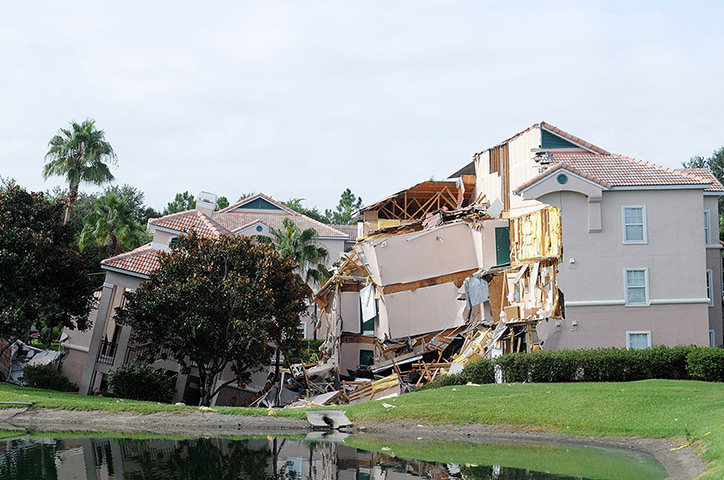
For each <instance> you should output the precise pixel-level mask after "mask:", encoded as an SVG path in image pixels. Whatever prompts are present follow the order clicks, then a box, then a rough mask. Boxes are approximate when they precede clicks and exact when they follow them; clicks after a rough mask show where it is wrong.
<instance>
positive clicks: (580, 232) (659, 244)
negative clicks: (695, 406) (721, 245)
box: [540, 190, 709, 348]
mask: <svg viewBox="0 0 724 480" xmlns="http://www.w3.org/2000/svg"><path fill="white" fill-rule="evenodd" d="M540 200H542V201H544V202H545V203H547V204H550V205H554V206H557V207H558V208H560V209H561V218H562V234H563V251H564V256H563V262H562V264H561V266H560V267H559V276H558V284H559V288H560V289H561V290H562V291H563V293H564V294H565V301H566V318H567V320H568V321H572V320H575V321H577V322H578V326H577V329H578V330H576V331H575V332H568V333H566V334H565V336H564V337H562V340H561V342H562V343H561V346H562V348H563V347H565V348H580V347H587V346H602V345H619V346H621V345H623V346H625V337H626V335H625V332H626V330H651V331H652V342H653V344H657V343H666V344H673V345H675V344H679V343H684V344H689V343H695V344H699V345H705V344H707V343H708V329H709V308H708V306H707V305H706V304H702V303H701V300H702V299H703V298H705V297H706V276H705V273H704V272H705V258H706V255H705V245H704V243H705V242H704V239H703V237H704V235H703V231H704V220H703V214H702V215H700V214H698V213H697V214H692V212H701V211H702V207H701V205H702V203H701V202H702V200H701V190H648V191H608V192H604V193H603V198H602V201H601V226H602V228H601V231H600V232H594V233H589V232H588V228H587V199H586V197H585V196H584V195H581V194H578V193H570V192H557V193H551V194H548V195H544V196H543V197H541V198H540ZM641 205H644V206H646V223H647V237H648V242H647V243H646V244H643V245H637V244H633V245H631V244H624V243H623V223H622V218H621V216H622V213H621V211H622V208H621V207H622V206H641ZM627 268H629V269H631V268H633V269H648V275H649V298H650V300H651V305H650V306H630V307H626V306H624V303H625V299H626V294H625V286H624V285H625V282H624V270H625V269H627ZM657 304H658V305H657ZM592 324H595V325H592ZM543 328H545V326H544V327H543ZM569 330H570V329H569ZM574 333H575V334H574ZM582 333H585V334H582ZM591 335H592V336H593V337H591V338H589V337H590V336H591ZM622 339H623V340H622ZM622 342H624V343H622Z"/></svg>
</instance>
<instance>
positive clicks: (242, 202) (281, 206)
mask: <svg viewBox="0 0 724 480" xmlns="http://www.w3.org/2000/svg"><path fill="white" fill-rule="evenodd" d="M257 198H263V199H264V200H266V201H267V202H269V203H271V204H272V205H274V206H275V207H277V208H279V209H280V210H283V211H285V212H286V213H288V214H291V215H298V212H296V211H294V210H292V209H291V208H289V207H287V206H286V205H284V204H283V203H281V202H277V201H276V200H274V199H273V198H272V197H270V196H268V195H264V194H263V193H256V194H254V195H252V196H250V197H246V198H244V199H242V200H239V201H238V202H236V203H234V204H233V205H229V206H228V207H226V208H224V209H222V210H219V211H218V212H216V213H227V212H231V211H232V210H236V209H237V208H239V207H240V206H242V205H246V204H247V203H251V202H253V201H254V200H256V199H257Z"/></svg>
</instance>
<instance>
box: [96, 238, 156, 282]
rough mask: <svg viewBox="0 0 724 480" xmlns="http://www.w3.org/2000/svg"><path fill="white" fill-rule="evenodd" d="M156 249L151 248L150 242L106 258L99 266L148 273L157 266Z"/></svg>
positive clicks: (142, 273)
mask: <svg viewBox="0 0 724 480" xmlns="http://www.w3.org/2000/svg"><path fill="white" fill-rule="evenodd" d="M157 255H158V250H154V249H153V248H151V244H150V243H149V244H146V245H143V246H142V247H138V248H137V249H135V250H131V251H130V252H126V253H122V254H120V255H116V256H115V257H111V258H106V259H105V260H103V261H102V262H101V267H110V268H118V269H120V270H126V271H129V272H133V273H137V274H140V275H146V276H148V274H150V273H151V272H152V271H154V270H156V269H157V268H158V265H159V264H158V256H157Z"/></svg>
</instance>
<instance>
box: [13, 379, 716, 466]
mask: <svg viewBox="0 0 724 480" xmlns="http://www.w3.org/2000/svg"><path fill="white" fill-rule="evenodd" d="M2 401H25V402H34V403H35V404H36V406H37V407H48V408H66V409H74V410H76V409H88V410H108V411H137V412H140V413H151V412H154V411H172V412H178V413H183V412H184V411H190V410H194V409H197V408H194V407H179V406H172V405H161V404H156V403H150V402H134V401H129V400H125V401H119V400H118V399H115V398H96V397H82V396H77V395H69V394H59V393H54V392H47V391H43V390H34V389H26V388H21V387H14V386H11V385H1V386H0V402H2ZM385 403H388V404H391V405H395V408H385V407H383V406H382V402H368V403H363V404H357V405H349V406H344V407H343V408H344V410H345V411H346V412H347V415H348V416H349V417H350V418H351V419H352V420H353V421H356V422H374V421H388V420H397V419H406V420H412V421H420V420H424V421H426V422H432V423H456V424H465V423H484V424H506V425H514V426H516V427H518V428H525V429H545V430H549V431H553V432H563V433H570V434H579V435H583V434H585V435H600V436H639V437H648V438H670V439H675V441H677V442H680V443H686V442H687V441H688V440H696V439H701V445H702V448H703V449H704V450H705V452H704V454H703V458H704V459H705V460H706V461H710V462H712V464H711V465H710V467H709V468H708V469H707V472H706V474H707V477H706V478H722V475H724V426H722V427H721V428H718V429H717V427H720V426H721V425H722V424H724V386H722V384H718V383H704V382H694V381H674V380H645V381H641V382H626V383H571V384H505V385H481V386H478V387H476V386H458V387H446V388H441V389H437V390H429V391H423V392H417V393H414V394H410V395H403V396H401V397H398V398H395V399H388V400H385ZM215 410H218V411H219V412H220V413H234V414H246V415H266V410H265V409H239V408H223V407H219V408H215ZM277 413H278V415H283V416H293V417H302V416H303V415H304V413H303V411H300V410H281V409H279V410H277ZM707 432H712V433H710V434H708V435H706V434H707Z"/></svg>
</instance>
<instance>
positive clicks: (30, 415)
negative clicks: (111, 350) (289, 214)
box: [0, 408, 704, 480]
mask: <svg viewBox="0 0 724 480" xmlns="http://www.w3.org/2000/svg"><path fill="white" fill-rule="evenodd" d="M0 429H6V430H18V431H26V430H34V431H39V432H62V431H85V432H91V433H101V432H120V433H139V432H148V433H154V434H158V435H187V436H221V435H280V434H287V435H289V434H306V433H308V432H310V431H311V427H310V426H309V424H308V423H307V422H306V421H304V420H298V419H294V418H286V417H276V416H272V417H262V416H244V415H221V414H218V413H213V412H191V413H184V414H177V413H168V412H159V413H152V414H148V415H142V414H138V413H131V412H102V411H69V410H53V409H37V408H33V409H26V408H7V409H0ZM355 430H356V432H355V433H358V434H360V435H370V436H374V437H383V438H386V439H391V440H410V441H418V440H431V439H434V440H445V441H451V442H471V443H503V442H508V443H529V444H530V443H535V444H550V443H555V444H557V445H578V446H593V447H605V448H616V449H625V450H632V451H639V452H644V453H649V454H651V455H653V456H654V457H655V458H656V460H657V461H659V462H660V463H661V464H662V465H664V467H665V468H666V469H667V470H668V471H669V474H670V477H669V478H671V479H676V480H683V479H690V478H694V477H696V476H698V475H700V474H701V472H702V471H703V469H704V463H703V462H702V461H701V459H700V458H699V456H698V455H697V452H696V449H695V447H694V446H691V447H686V448H682V449H679V450H674V451H672V450H671V448H672V447H674V446H678V445H674V444H672V442H669V441H667V440H660V439H647V438H622V437H594V436H572V435H564V434H558V433H550V432H542V431H531V430H520V429H515V428H513V427H511V426H505V425H503V426H500V425H496V426H492V425H480V424H472V425H434V426H433V425H427V424H424V423H422V422H410V421H395V422H388V423H357V424H356V425H355Z"/></svg>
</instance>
